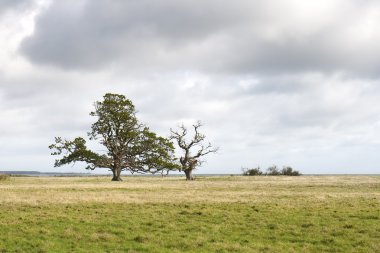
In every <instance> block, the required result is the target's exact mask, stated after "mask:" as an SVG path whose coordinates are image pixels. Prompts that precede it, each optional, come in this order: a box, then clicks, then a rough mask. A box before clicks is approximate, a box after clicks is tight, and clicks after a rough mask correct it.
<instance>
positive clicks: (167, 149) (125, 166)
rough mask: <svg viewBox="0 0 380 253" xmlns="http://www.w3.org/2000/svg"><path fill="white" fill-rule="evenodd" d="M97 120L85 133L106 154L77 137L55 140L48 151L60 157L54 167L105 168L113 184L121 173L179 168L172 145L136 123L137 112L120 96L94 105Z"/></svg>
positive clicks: (57, 138)
mask: <svg viewBox="0 0 380 253" xmlns="http://www.w3.org/2000/svg"><path fill="white" fill-rule="evenodd" d="M90 115H91V116H93V117H97V121H96V122H95V123H94V124H92V127H91V131H90V132H89V133H88V136H89V139H90V140H93V141H98V142H99V143H100V144H102V145H103V146H104V147H105V148H106V151H105V152H103V153H96V152H94V151H91V150H89V149H88V148H87V146H86V141H85V139H83V138H81V137H78V138H75V139H74V140H72V141H69V140H64V139H62V138H60V137H56V138H55V143H54V144H52V145H50V146H49V148H50V149H52V150H53V152H52V153H51V154H52V155H59V156H61V158H60V159H57V160H56V161H55V166H56V167H59V166H62V165H65V164H70V163H75V162H85V163H87V167H86V168H87V169H91V170H94V169H96V168H108V169H110V171H112V173H113V177H112V181H121V180H122V179H121V177H120V175H121V172H122V171H124V170H127V171H130V172H131V173H135V172H137V173H148V172H149V173H157V172H161V173H163V172H165V171H166V172H168V171H169V170H175V169H178V168H179V167H178V164H177V163H176V162H175V158H174V146H173V143H172V142H171V141H170V140H168V139H166V138H163V137H160V136H157V135H156V134H155V133H153V132H151V131H150V130H149V128H148V127H146V126H145V125H143V124H141V123H139V121H138V120H137V118H136V110H135V107H134V105H133V104H132V102H131V101H130V100H129V99H126V97H125V96H123V95H118V94H110V93H107V94H105V95H104V97H103V101H97V102H95V111H93V112H91V113H90Z"/></svg>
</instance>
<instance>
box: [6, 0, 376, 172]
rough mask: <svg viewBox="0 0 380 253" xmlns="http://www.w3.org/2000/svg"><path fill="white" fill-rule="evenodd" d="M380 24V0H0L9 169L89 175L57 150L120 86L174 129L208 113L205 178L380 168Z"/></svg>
mask: <svg viewBox="0 0 380 253" xmlns="http://www.w3.org/2000/svg"><path fill="white" fill-rule="evenodd" d="M379 23H380V2H379V1H377V0H362V1H356V0H319V1H303V0H235V1H227V0H202V1H194V0H191V1H190V0H183V1H176V0H157V1H148V0H138V1H136V0H129V1H125V0H114V1H106V0H66V1H58V0H1V1H0V48H1V50H0V170H38V171H53V172H54V171H55V172H87V171H86V170H84V168H85V165H83V164H76V165H75V166H65V167H61V168H54V166H53V164H54V159H55V157H53V156H51V155H50V150H49V149H48V146H49V145H50V144H51V143H53V142H54V137H55V136H61V137H64V138H67V139H71V138H74V137H77V136H86V134H87V132H88V131H89V129H90V126H91V124H92V123H93V122H94V120H96V119H95V118H93V117H91V116H89V112H90V111H92V110H93V103H94V102H95V101H97V100H101V99H102V96H103V95H104V94H105V93H107V92H112V93H118V94H123V95H125V96H126V97H127V98H129V99H131V100H132V101H133V103H134V104H135V106H136V108H137V110H138V118H139V119H140V120H141V122H143V123H145V124H146V125H148V126H149V127H150V128H151V130H153V131H155V132H157V133H159V134H160V135H162V136H168V135H169V134H170V132H169V129H170V128H175V127H176V126H178V125H179V124H181V123H184V124H185V125H187V126H191V124H192V123H194V122H196V121H197V120H200V121H202V122H203V124H204V126H203V128H202V130H203V133H204V134H205V135H206V136H207V139H208V140H209V141H210V142H211V143H212V144H214V145H215V146H217V147H219V152H218V154H215V155H210V156H209V157H207V163H205V164H204V165H203V166H202V167H201V168H199V169H198V171H197V173H218V174H219V173H241V169H242V168H243V167H245V168H247V167H250V168H251V167H256V166H260V167H261V168H263V169H264V170H265V169H266V168H267V167H269V166H271V165H277V166H279V167H282V166H292V167H293V168H294V169H297V170H299V171H301V172H302V173H305V174H319V173H321V174H330V173H331V174H353V173H358V174H366V173H369V174H375V173H380V155H379V154H380V29H379V28H378V24H379ZM94 147H96V145H95V144H94ZM96 148H98V147H96ZM100 171H102V170H98V172H100Z"/></svg>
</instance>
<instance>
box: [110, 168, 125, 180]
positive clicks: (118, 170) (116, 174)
mask: <svg viewBox="0 0 380 253" xmlns="http://www.w3.org/2000/svg"><path fill="white" fill-rule="evenodd" d="M112 174H113V177H112V181H123V179H121V177H120V174H121V168H115V169H113V170H112Z"/></svg>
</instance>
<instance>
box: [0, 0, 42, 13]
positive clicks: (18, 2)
mask: <svg viewBox="0 0 380 253" xmlns="http://www.w3.org/2000/svg"><path fill="white" fill-rule="evenodd" d="M34 2H35V1H34V0H1V1H0V15H1V14H3V13H4V12H6V11H8V10H11V9H20V8H21V9H26V8H30V6H32V5H33V4H34Z"/></svg>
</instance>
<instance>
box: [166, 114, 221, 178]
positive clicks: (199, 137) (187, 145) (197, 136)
mask: <svg viewBox="0 0 380 253" xmlns="http://www.w3.org/2000/svg"><path fill="white" fill-rule="evenodd" d="M201 126H202V124H201V123H200V122H199V121H198V122H197V123H196V124H194V125H193V129H194V136H193V137H192V138H191V139H190V140H186V137H187V135H188V132H187V128H186V127H185V126H184V125H183V124H182V125H181V126H180V127H179V129H178V130H177V131H174V130H173V129H170V131H171V133H172V134H171V136H170V138H171V139H172V140H175V141H176V142H177V144H178V146H179V148H180V149H181V150H182V152H183V155H182V156H181V157H180V159H179V161H180V164H181V167H180V169H179V171H183V172H185V175H186V180H193V179H194V178H193V170H194V169H195V168H196V167H198V166H200V165H201V164H202V163H203V162H204V161H203V160H201V158H202V157H204V156H205V155H208V154H210V153H216V152H217V151H218V148H213V147H212V145H211V143H208V144H207V145H205V144H204V141H205V139H206V136H205V135H204V134H201V133H200V132H199V128H200V127H201ZM194 150H195V152H194Z"/></svg>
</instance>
